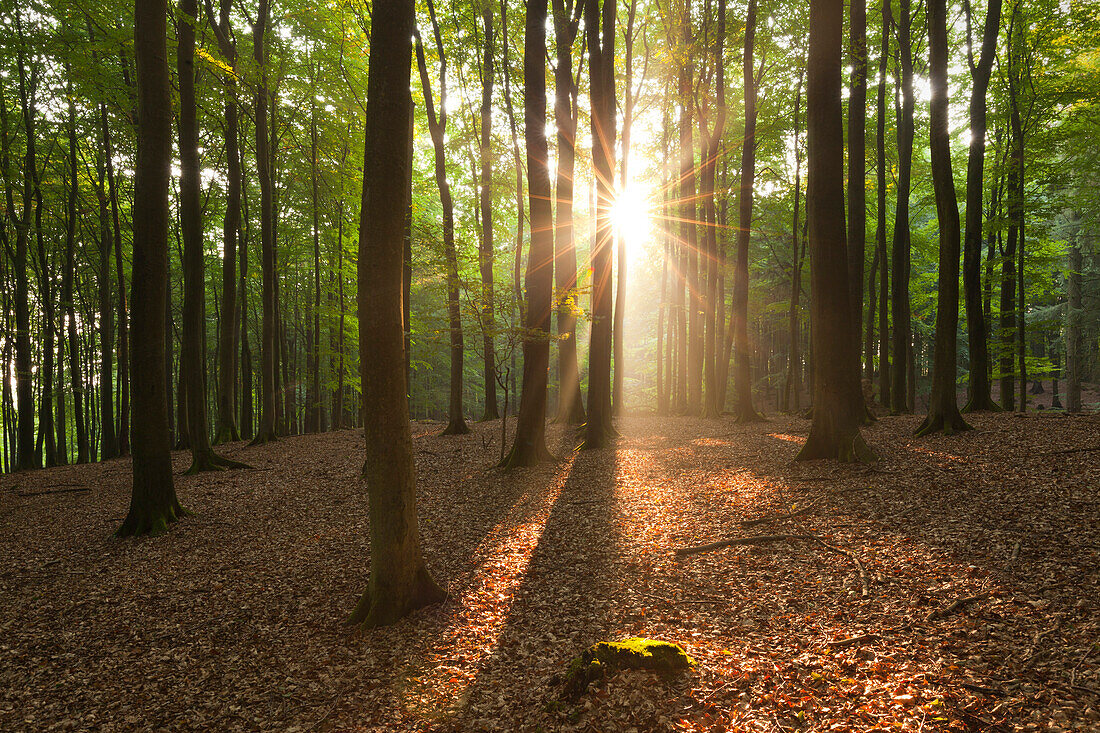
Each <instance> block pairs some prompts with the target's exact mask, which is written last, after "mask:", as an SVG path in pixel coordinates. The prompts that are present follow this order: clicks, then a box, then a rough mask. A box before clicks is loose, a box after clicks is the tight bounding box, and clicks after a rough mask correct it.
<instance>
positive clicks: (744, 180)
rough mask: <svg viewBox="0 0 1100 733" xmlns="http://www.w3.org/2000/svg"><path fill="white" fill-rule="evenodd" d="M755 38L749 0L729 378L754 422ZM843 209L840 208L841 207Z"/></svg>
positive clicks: (741, 414) (741, 415) (741, 409)
mask: <svg viewBox="0 0 1100 733" xmlns="http://www.w3.org/2000/svg"><path fill="white" fill-rule="evenodd" d="M755 38H756V0H749V10H748V15H747V16H746V18H745V53H744V59H743V65H742V66H743V72H744V74H743V76H744V86H745V138H744V141H743V142H742V144H741V193H740V197H739V200H738V223H737V262H736V265H735V268H734V281H733V309H732V311H731V312H730V321H731V322H732V323H733V353H734V358H733V364H734V372H733V382H734V389H735V390H736V392H737V408H736V410H737V422H740V423H747V422H758V421H760V420H763V419H764V417H763V415H761V414H760V413H758V412H757V411H756V408H755V407H753V398H752V355H751V353H750V351H749V329H748V323H749V236H750V233H751V231H752V203H753V186H754V184H755V180H756V87H757V80H756V79H755V78H754V76H753V48H754V42H755ZM841 211H842V212H843V208H842V209H841Z"/></svg>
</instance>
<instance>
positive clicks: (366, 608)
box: [348, 0, 446, 626]
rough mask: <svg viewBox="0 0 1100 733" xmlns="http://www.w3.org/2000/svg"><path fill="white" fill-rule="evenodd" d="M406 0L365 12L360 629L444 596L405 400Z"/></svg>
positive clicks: (356, 614) (354, 619)
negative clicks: (365, 503) (365, 568)
mask: <svg viewBox="0 0 1100 733" xmlns="http://www.w3.org/2000/svg"><path fill="white" fill-rule="evenodd" d="M413 18H414V8H413V2H412V0H393V2H387V3H375V4H374V5H373V6H372V7H371V29H372V31H373V33H372V37H371V44H370V59H369V64H370V65H369V68H370V73H369V77H368V80H367V114H366V142H365V146H364V155H363V159H364V162H365V164H364V170H363V204H362V216H361V217H360V223H359V230H360V235H359V241H360V243H361V244H360V253H361V256H360V258H359V266H358V271H359V296H358V298H359V302H358V309H359V356H360V358H359V368H360V372H361V375H362V382H363V406H364V409H365V410H366V411H367V415H368V419H366V421H365V428H364V429H365V433H366V460H365V462H364V464H363V478H364V479H365V480H366V485H367V494H368V498H369V508H370V564H371V568H370V578H369V580H368V582H367V589H366V591H364V593H363V595H362V597H361V598H360V599H359V603H358V605H357V606H356V607H355V610H354V611H353V612H352V614H351V617H350V618H349V619H348V622H349V623H352V624H360V625H362V626H382V625H386V624H391V623H393V622H395V621H397V620H398V619H400V618H402V617H403V616H405V615H407V614H408V613H410V612H411V611H413V610H415V609H417V608H419V607H421V606H425V605H428V604H431V603H436V602H438V601H441V600H443V599H444V598H445V597H446V593H444V592H443V591H442V590H441V589H440V588H439V586H438V585H436V583H435V580H433V579H432V576H431V574H430V573H429V572H428V568H427V566H426V565H425V563H424V558H423V555H422V553H421V550H420V533H419V529H418V526H417V518H416V470H415V466H414V464H413V452H412V432H411V430H410V427H409V406H408V399H407V397H406V385H405V369H404V359H403V354H402V352H403V350H404V349H403V344H402V342H403V334H402V323H401V320H402V319H401V269H402V262H401V259H402V257H401V254H402V248H403V247H402V239H403V237H402V229H403V228H404V223H405V209H406V208H407V206H408V201H407V199H406V195H405V187H404V186H400V185H398V186H394V185H374V186H372V185H371V182H374V181H389V182H391V183H392V182H393V181H404V180H405V177H406V175H407V170H408V167H409V166H411V165H412V159H411V158H412V150H411V149H410V148H409V147H407V146H406V145H400V144H396V143H398V142H400V141H404V140H405V139H406V136H407V134H408V129H409V116H410V115H411V114H412V103H411V100H410V97H409V76H410V73H409V72H410V66H409V61H410V58H409V52H410V49H409V39H410V37H411V36H412V35H413V33H414V26H413Z"/></svg>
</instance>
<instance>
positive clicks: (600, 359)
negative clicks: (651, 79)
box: [584, 0, 701, 449]
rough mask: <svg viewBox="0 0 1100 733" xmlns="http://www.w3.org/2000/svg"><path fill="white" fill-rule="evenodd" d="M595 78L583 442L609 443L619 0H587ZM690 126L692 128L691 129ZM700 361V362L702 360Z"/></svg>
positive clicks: (611, 432) (611, 433) (598, 445)
mask: <svg viewBox="0 0 1100 733" xmlns="http://www.w3.org/2000/svg"><path fill="white" fill-rule="evenodd" d="M584 2H585V9H584V25H585V33H586V34H587V36H588V62H589V76H590V79H591V87H592V88H591V92H590V95H589V96H590V98H591V107H592V110H591V120H592V166H593V169H594V171H595V178H596V192H597V195H596V207H595V210H596V237H595V239H594V241H593V242H592V252H591V263H592V319H593V321H592V341H591V346H590V347H589V357H588V363H589V366H588V422H587V424H586V425H585V431H584V447H585V448H591V449H599V448H603V447H605V446H607V444H608V442H609V440H610V439H611V438H612V437H613V436H614V435H615V428H614V427H613V425H612V422H611V326H612V317H613V313H612V302H611V247H612V244H613V241H612V240H613V236H612V227H611V201H612V197H613V195H614V194H613V191H612V186H611V182H612V180H613V178H612V175H613V169H614V165H613V161H614V156H615V142H614V141H615V9H616V6H615V2H614V0H603V4H602V6H601V4H600V0H584ZM689 129H690V128H689ZM700 366H701V365H700Z"/></svg>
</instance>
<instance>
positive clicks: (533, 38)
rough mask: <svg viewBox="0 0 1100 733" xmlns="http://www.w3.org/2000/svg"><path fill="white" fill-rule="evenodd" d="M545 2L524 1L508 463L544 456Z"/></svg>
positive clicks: (549, 237) (549, 289) (548, 243)
mask: <svg viewBox="0 0 1100 733" xmlns="http://www.w3.org/2000/svg"><path fill="white" fill-rule="evenodd" d="M545 55H546V0H531V2H530V3H529V4H528V5H527V25H526V28H525V32H524V44H523V109H524V115H523V118H524V119H523V126H524V138H525V142H526V147H527V192H528V193H527V198H528V207H529V211H530V212H531V245H530V250H529V251H528V255H527V276H526V281H525V285H526V289H527V309H526V318H525V319H524V323H523V325H524V337H523V388H522V390H523V391H522V392H521V394H520V403H519V418H518V419H517V422H516V435H515V440H514V442H513V444H512V452H511V453H510V454H509V455H508V457H507V458H505V459H504V465H506V466H530V465H533V464H535V463H537V462H539V461H543V460H547V459H549V458H550V457H551V456H550V451H549V450H548V449H547V448H546V387H547V370H548V368H549V365H550V316H551V310H552V301H553V291H554V238H553V231H554V230H553V220H552V216H551V211H550V170H549V167H548V165H547V163H548V160H549V157H548V146H547V144H546V64H545V61H544V58H545Z"/></svg>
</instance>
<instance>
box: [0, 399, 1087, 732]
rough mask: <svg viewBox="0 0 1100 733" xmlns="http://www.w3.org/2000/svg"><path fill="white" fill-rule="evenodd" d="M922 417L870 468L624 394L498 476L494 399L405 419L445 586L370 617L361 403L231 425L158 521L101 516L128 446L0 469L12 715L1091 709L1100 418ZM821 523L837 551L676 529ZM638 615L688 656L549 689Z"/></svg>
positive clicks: (527, 719) (970, 713)
mask: <svg viewBox="0 0 1100 733" xmlns="http://www.w3.org/2000/svg"><path fill="white" fill-rule="evenodd" d="M918 422H919V419H918V418H915V417H890V418H884V419H882V420H880V421H879V422H878V423H877V424H876V425H874V426H873V427H871V428H869V429H867V430H866V431H865V434H866V436H867V437H868V441H869V443H870V444H871V445H872V446H873V447H874V448H875V449H876V450H878V451H879V452H880V454H881V455H882V456H884V460H883V461H881V462H880V463H878V464H877V465H875V466H873V467H860V466H841V465H837V464H835V463H823V462H813V463H808V464H792V463H791V459H792V458H793V456H794V454H795V452H796V451H797V449H798V444H799V443H800V442H801V441H802V440H804V437H805V435H806V433H807V431H808V429H809V423H808V422H807V421H806V420H802V419H799V418H787V417H776V418H773V419H771V420H770V421H769V422H767V423H764V424H757V425H748V426H738V425H736V424H734V423H733V422H732V421H730V420H722V421H705V420H693V419H688V418H673V419H658V418H655V417H628V418H625V419H623V420H622V421H621V422H620V429H621V430H622V432H623V438H622V439H620V441H619V442H618V445H617V447H616V448H615V449H614V450H607V451H596V452H581V453H574V452H573V451H572V450H571V448H572V446H573V445H574V444H575V443H576V439H575V437H574V436H573V435H572V434H571V433H570V434H566V433H564V432H563V431H562V429H560V428H552V429H551V438H552V444H553V446H554V448H555V450H556V451H557V453H558V455H559V456H562V457H563V459H562V461H561V462H559V463H556V464H552V465H546V466H543V467H539V468H535V469H528V470H523V471H516V472H513V473H510V474H509V473H504V472H502V471H499V470H497V469H494V468H493V467H492V466H493V463H494V460H495V458H496V456H497V454H498V451H499V442H498V441H499V429H500V424H499V422H493V423H486V424H476V425H473V426H474V428H475V430H474V433H473V434H471V435H468V436H462V437H457V438H455V437H449V438H443V437H437V436H435V435H434V434H433V432H438V430H439V429H440V426H438V425H434V424H427V423H416V424H414V434H417V435H418V437H417V439H416V442H415V446H416V449H417V465H418V468H419V473H420V494H419V495H420V499H419V501H420V504H419V508H420V515H421V531H422V535H423V542H424V546H425V551H426V554H427V556H428V560H429V564H430V566H431V568H432V570H433V572H434V573H435V574H436V577H437V578H438V579H440V581H441V582H442V583H443V584H445V585H446V586H447V588H448V589H449V590H450V592H451V594H452V600H450V601H448V602H447V603H446V604H444V605H442V606H440V607H436V608H432V609H428V610H425V611H422V612H420V613H418V614H416V615H415V616H413V617H412V618H410V619H407V620H405V621H403V622H402V623H400V624H398V625H396V626H393V627H390V628H385V629H378V630H373V631H370V632H368V633H365V634H361V635H360V634H356V633H353V632H352V631H350V630H349V629H347V628H346V627H343V626H342V625H341V621H342V620H343V618H344V617H345V615H346V614H347V612H348V611H349V610H350V608H351V607H352V605H353V603H354V600H355V598H356V596H357V595H358V593H359V592H360V591H361V590H362V588H363V586H364V583H365V574H366V571H367V567H368V563H369V558H368V552H367V547H368V542H367V534H366V527H367V514H366V500H365V496H364V495H363V486H362V485H361V484H360V482H359V480H358V478H357V473H358V468H359V464H360V461H361V460H362V459H361V455H362V451H361V450H360V446H359V440H360V438H359V437H358V435H357V433H356V432H355V431H343V432H338V433H329V434H324V435H318V436H303V437H297V438H289V439H285V440H281V441H279V442H278V443H275V444H272V445H268V446H263V447H257V448H249V447H246V446H245V445H244V444H235V445H232V446H228V447H226V448H224V449H223V450H224V453H225V454H226V455H228V456H230V457H233V458H238V459H240V460H244V461H247V462H249V463H251V464H252V465H253V466H255V467H256V470H253V471H235V472H225V473H219V474H207V475H202V476H197V477H184V476H178V477H177V481H178V485H177V486H178V491H179V494H180V496H181V500H182V501H183V502H184V504H185V505H186V506H187V507H189V508H190V509H192V510H194V511H195V512H196V513H197V514H196V516H194V517H190V518H188V519H186V520H185V521H183V522H181V523H180V524H179V525H178V526H177V527H175V528H173V529H172V531H171V532H170V533H169V534H168V535H166V536H164V537H160V538H156V539H151V540H140V541H132V540H128V541H118V540H114V539H112V538H111V537H110V533H111V531H112V530H113V529H114V528H115V527H116V526H117V524H118V523H119V521H120V520H121V518H122V516H123V515H124V513H125V509H126V506H127V502H128V491H129V465H128V463H127V462H126V461H112V462H108V463H105V464H97V465H90V466H80V467H67V468H58V469H52V470H48V471H41V472H37V473H32V474H22V475H19V474H17V475H9V476H3V477H0V730H5V731H17V730H27V731H44V730H104V731H108V730H126V731H129V730H195V729H199V728H203V727H206V728H208V729H211V730H279V731H299V732H301V731H312V730H355V731H368V730H377V731H403V730H501V731H516V730H524V731H526V730H531V731H534V730H546V731H550V730H591V731H627V730H631V729H636V730H638V731H649V730H730V729H735V730H754V731H755V730H760V731H802V730H829V729H832V730H869V729H874V728H875V727H879V728H882V729H891V730H911V731H919V730H924V731H930V730H944V729H952V730H968V729H969V730H993V729H1001V730H1028V729H1031V730H1039V729H1043V730H1056V729H1059V728H1064V729H1067V730H1068V729H1078V730H1086V729H1091V730H1097V729H1100V714H1098V713H1097V709H1098V706H1100V611H1098V606H1100V572H1098V570H1097V568H1098V567H1100V495H1098V489H1097V486H1098V485H1100V450H1097V451H1080V452H1073V453H1070V452H1053V451H1065V450H1067V449H1074V448H1079V447H1097V445H1098V444H1100V438H1097V432H1098V431H1097V430H1096V428H1097V421H1096V418H1093V417H1076V418H1070V417H1064V416H1056V415H1043V416H1033V417H1026V418H1020V417H1014V416H1011V415H1001V416H980V417H976V418H973V421H972V422H973V424H974V425H975V426H976V427H977V428H978V430H976V431H974V432H971V433H966V434H963V435H959V436H954V437H942V436H941V437H932V438H925V439H920V440H917V439H914V438H912V431H913V429H914V428H915V427H916V425H917V423H918ZM174 459H175V466H176V469H177V472H179V471H182V470H183V469H184V468H186V465H187V455H186V454H184V453H177V454H174ZM45 491H49V492H55V493H35V492H45ZM807 507H810V508H809V510H808V511H806V512H805V513H801V514H799V515H798V516H795V517H785V518H784V517H781V518H779V519H778V520H776V521H770V522H765V523H761V524H759V525H755V526H750V527H744V526H742V525H741V522H742V521H743V520H746V519H753V518H761V517H769V516H773V515H782V514H784V513H788V512H791V511H792V510H793V511H799V510H802V509H805V508H807ZM811 533H812V534H815V535H817V536H819V537H820V538H821V539H822V540H824V541H825V542H826V543H828V544H829V545H832V546H833V547H835V548H839V549H840V550H843V551H844V552H846V553H849V554H842V553H840V552H835V551H830V550H828V549H826V548H824V547H823V546H821V545H820V544H817V543H815V542H807V541H789V542H788V541H782V542H776V543H773V544H768V545H762V546H751V545H750V546H736V547H729V548H726V549H722V550H718V551H712V552H705V553H700V554H696V555H691V556H685V557H678V556H676V555H675V554H674V553H673V552H672V550H673V549H674V548H677V547H682V546H687V545H698V544H704V543H708V542H713V541H715V540H722V539H728V538H735V537H745V536H750V535H759V534H773V535H774V534H801V535H806V534H811ZM856 559H858V560H859V562H860V563H861V564H862V566H863V567H864V569H865V580H866V583H867V591H868V593H867V598H864V597H863V592H862V583H861V578H860V572H859V570H858V568H857V563H856V562H855V560H856ZM986 594H988V595H986ZM975 596H978V598H977V599H976V600H974V601H973V602H970V603H967V604H965V605H962V606H955V607H952V604H953V602H955V601H957V600H959V599H965V598H971V597H975ZM937 610H939V611H941V612H942V611H944V610H950V611H951V612H950V613H948V614H947V615H945V616H943V617H942V618H941V617H934V616H933V613H934V612H935V611H937ZM628 635H643V636H651V637H657V638H662V639H667V640H669V641H675V642H677V643H680V644H682V645H683V646H684V647H685V649H687V651H688V652H689V653H690V654H691V655H692V656H693V657H694V658H695V659H696V660H697V661H698V662H699V665H698V669H697V671H696V672H694V673H692V674H690V675H687V676H684V677H681V678H679V679H677V680H673V681H664V680H660V679H657V678H654V677H651V676H649V675H647V674H644V673H637V672H635V673H623V674H620V675H618V676H615V677H613V678H612V679H611V680H610V682H609V684H608V685H607V686H606V687H604V688H602V689H599V690H596V691H592V692H590V693H588V694H587V695H585V696H584V697H582V698H581V700H580V701H579V703H577V704H573V703H570V702H560V701H557V697H558V693H559V692H560V686H559V685H558V684H557V682H556V678H557V676H558V675H560V673H561V672H562V671H563V670H564V669H565V666H566V664H567V663H568V661H569V660H570V658H571V657H573V656H574V655H575V654H577V653H578V652H579V651H580V650H582V649H583V648H584V647H585V646H587V645H589V644H591V643H592V642H594V641H598V640H603V639H609V638H610V639H615V638H619V637H623V636H628ZM838 642H839V643H838ZM898 726H900V727H898Z"/></svg>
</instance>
